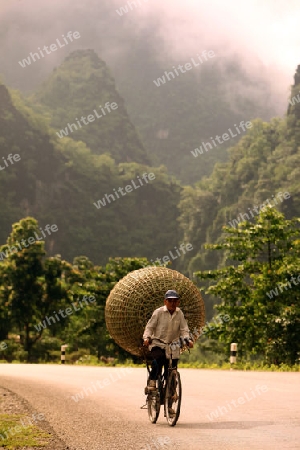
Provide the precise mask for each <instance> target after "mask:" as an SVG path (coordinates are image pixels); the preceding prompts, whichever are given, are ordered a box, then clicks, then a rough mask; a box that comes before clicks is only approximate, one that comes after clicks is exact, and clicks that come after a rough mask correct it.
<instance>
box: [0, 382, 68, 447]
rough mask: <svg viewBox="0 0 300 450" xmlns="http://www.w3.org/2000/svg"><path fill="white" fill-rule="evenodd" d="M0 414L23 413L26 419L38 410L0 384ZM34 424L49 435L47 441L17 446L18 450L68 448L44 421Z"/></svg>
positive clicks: (30, 417)
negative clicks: (38, 444)
mask: <svg viewBox="0 0 300 450" xmlns="http://www.w3.org/2000/svg"><path fill="white" fill-rule="evenodd" d="M0 414H12V415H13V414H24V415H25V416H27V417H28V420H30V419H32V417H33V415H34V414H35V415H37V414H38V411H35V410H34V408H32V406H31V405H30V404H29V403H28V402H27V401H26V400H24V399H23V398H21V397H19V396H17V395H16V394H15V393H14V392H12V391H10V390H8V389H4V388H2V387H1V386H0ZM36 425H37V426H38V427H39V428H40V429H41V430H43V431H44V432H45V433H47V434H48V435H49V437H48V440H49V443H48V444H47V445H46V446H43V447H27V446H26V447H18V450H68V449H69V447H68V446H66V444H64V443H63V442H62V441H61V439H59V438H58V436H57V435H56V434H55V432H54V431H53V429H52V428H51V426H50V425H49V424H48V423H47V422H46V421H45V420H40V421H37V422H36ZM1 441H2V439H0V450H6V447H2V446H1Z"/></svg>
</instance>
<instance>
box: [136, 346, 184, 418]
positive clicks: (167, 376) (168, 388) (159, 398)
mask: <svg viewBox="0 0 300 450" xmlns="http://www.w3.org/2000/svg"><path fill="white" fill-rule="evenodd" d="M165 344H166V345H168V346H169V356H170V358H168V361H169V365H168V367H167V368H166V366H164V371H163V372H162V373H160V374H159V375H158V381H157V390H156V391H149V390H148V389H147V388H146V390H145V394H146V395H147V400H146V405H147V409H148V415H149V419H150V421H151V422H152V423H156V421H157V419H158V416H159V412H160V406H161V405H164V416H165V417H166V419H167V422H168V424H169V425H170V426H174V425H176V423H177V420H178V418H179V414H180V406H181V390H182V388H181V380H180V374H179V372H178V370H177V367H173V365H172V359H173V358H172V356H173V351H172V346H173V345H174V342H171V343H165ZM180 348H181V353H182V351H184V350H185V349H186V348H187V347H186V346H185V347H184V346H181V347H180ZM144 357H145V354H144ZM176 359H177V358H176ZM145 361H146V366H147V386H148V380H149V375H150V367H151V364H152V361H151V362H150V361H148V360H147V358H146V357H145ZM146 391H147V392H146ZM177 391H178V392H177ZM175 405H176V411H174V410H173V408H172V406H175Z"/></svg>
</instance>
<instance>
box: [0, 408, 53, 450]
mask: <svg viewBox="0 0 300 450" xmlns="http://www.w3.org/2000/svg"><path fill="white" fill-rule="evenodd" d="M26 417H27V416H26V415H24V414H0V448H5V449H7V450H16V449H19V448H22V449H24V450H25V449H26V448H31V447H45V446H46V445H47V444H48V440H47V438H49V434H47V433H45V432H44V431H42V430H40V429H39V428H38V427H37V426H35V425H26V427H23V426H21V424H20V420H21V419H24V422H25V421H26Z"/></svg>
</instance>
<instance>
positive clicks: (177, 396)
mask: <svg viewBox="0 0 300 450" xmlns="http://www.w3.org/2000/svg"><path fill="white" fill-rule="evenodd" d="M181 395H182V388H181V380H180V374H179V372H177V370H172V371H171V373H170V375H169V378H168V382H167V387H166V395H165V414H166V419H167V422H168V424H169V425H170V426H171V427H174V426H175V425H176V423H177V420H178V418H179V414H180V406H181Z"/></svg>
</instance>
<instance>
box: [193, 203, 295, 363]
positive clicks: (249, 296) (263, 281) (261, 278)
mask: <svg viewBox="0 0 300 450" xmlns="http://www.w3.org/2000/svg"><path fill="white" fill-rule="evenodd" d="M299 222H300V219H292V220H285V218H284V215H283V214H281V213H279V212H278V211H277V210H276V209H275V208H272V207H265V208H263V209H262V210H261V212H260V214H259V215H258V216H257V217H255V220H254V223H250V222H248V221H246V222H243V223H240V224H239V225H238V227H237V228H230V227H224V232H225V233H226V234H225V237H224V238H223V240H222V242H221V243H220V244H216V245H208V246H207V248H210V249H215V250H223V251H224V259H225V261H226V262H227V263H228V265H226V266H225V267H224V268H222V269H218V270H214V271H205V272H197V273H196V276H197V277H199V278H201V279H210V280H215V281H216V283H215V284H212V285H211V286H210V287H209V288H208V289H207V293H209V294H213V295H214V296H217V297H218V298H219V299H221V303H220V304H219V305H217V306H216V309H217V310H218V312H219V313H220V314H228V315H229V317H230V320H229V321H228V322H226V323H224V322H221V323H220V324H219V325H218V326H216V327H215V329H214V330H212V331H211V332H210V333H209V334H210V336H211V337H213V338H217V339H219V340H220V341H221V342H223V343H225V344H226V346H227V348H229V344H230V343H231V342H237V343H238V345H239V353H240V355H241V356H243V357H247V356H249V355H250V354H256V355H263V357H264V358H265V360H266V361H268V362H272V363H275V364H280V363H288V364H295V363H296V361H297V359H298V358H299V356H300V343H299V339H298V338H297V335H299V333H300V277H299V276H298V274H299V268H300V259H299V256H300V240H299V235H300V230H299Z"/></svg>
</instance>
